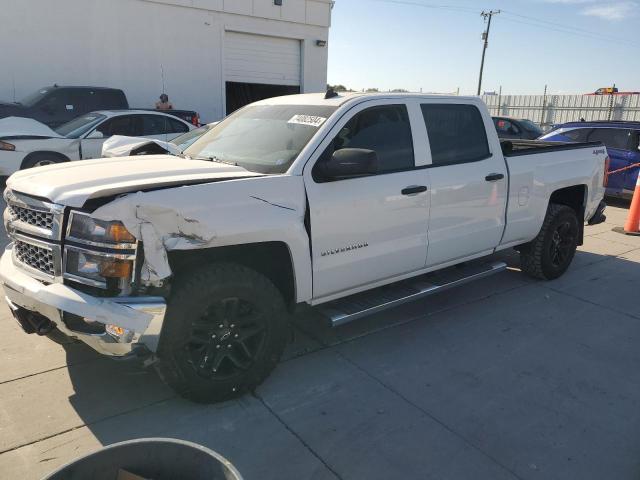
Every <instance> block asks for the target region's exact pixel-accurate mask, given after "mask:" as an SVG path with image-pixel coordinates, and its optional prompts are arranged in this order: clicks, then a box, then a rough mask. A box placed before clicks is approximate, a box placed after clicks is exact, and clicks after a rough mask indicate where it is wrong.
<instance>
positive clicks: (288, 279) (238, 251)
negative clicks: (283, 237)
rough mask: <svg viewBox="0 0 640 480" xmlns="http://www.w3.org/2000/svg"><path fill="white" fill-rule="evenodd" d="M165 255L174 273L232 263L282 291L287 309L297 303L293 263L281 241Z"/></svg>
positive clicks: (173, 251) (177, 251)
mask: <svg viewBox="0 0 640 480" xmlns="http://www.w3.org/2000/svg"><path fill="white" fill-rule="evenodd" d="M168 254H169V255H168V256H169V266H170V267H171V270H172V271H173V272H174V273H178V272H181V271H185V270H189V269H192V268H196V267H201V266H202V265H206V264H207V263H213V262H232V263H237V264H239V265H243V266H245V267H248V268H251V269H253V270H255V271H257V272H259V273H261V274H262V275H264V276H265V277H267V278H268V279H269V280H271V281H272V282H273V284H274V285H275V286H276V287H277V288H278V290H280V292H282V295H283V297H284V299H285V302H286V303H287V305H288V306H289V307H290V308H292V307H293V306H295V304H296V288H295V278H294V274H293V262H292V260H291V253H290V252H289V247H287V244H286V243H284V242H263V243H249V244H245V245H231V246H227V247H215V248H205V249H201V250H172V251H170V252H168Z"/></svg>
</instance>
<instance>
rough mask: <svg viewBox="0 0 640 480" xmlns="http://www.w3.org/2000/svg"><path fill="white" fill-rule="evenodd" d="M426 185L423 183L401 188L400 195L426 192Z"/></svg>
mask: <svg viewBox="0 0 640 480" xmlns="http://www.w3.org/2000/svg"><path fill="white" fill-rule="evenodd" d="M426 191H427V187H425V186H424V185H411V186H410V187H405V188H403V189H402V195H415V194H416V193H422V192H426Z"/></svg>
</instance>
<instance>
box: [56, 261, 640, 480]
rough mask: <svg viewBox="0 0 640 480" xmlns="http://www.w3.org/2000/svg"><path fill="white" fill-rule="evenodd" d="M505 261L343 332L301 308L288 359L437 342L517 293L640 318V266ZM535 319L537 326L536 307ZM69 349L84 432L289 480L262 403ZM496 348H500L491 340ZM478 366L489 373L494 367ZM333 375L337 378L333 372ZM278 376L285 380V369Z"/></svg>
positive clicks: (282, 449)
mask: <svg viewBox="0 0 640 480" xmlns="http://www.w3.org/2000/svg"><path fill="white" fill-rule="evenodd" d="M495 259H503V260H505V261H507V263H508V264H509V269H508V270H507V271H505V272H502V273H499V274H497V275H494V276H493V277H490V278H487V279H484V280H482V281H479V282H476V283H470V284H467V285H465V286H462V287H460V288H457V289H452V290H448V291H445V292H442V293H439V294H436V295H434V296H432V297H427V298H425V299H422V300H418V301H416V302H413V303H410V304H406V305H403V306H400V307H397V308H395V309H392V310H388V311H386V312H381V313H379V314H376V315H373V316H371V317H368V318H364V319H361V320H358V321H356V322H353V323H352V324H347V325H345V326H342V327H338V328H331V327H330V326H328V325H327V323H326V322H324V321H323V319H322V318H320V317H319V315H318V314H317V313H315V312H314V311H311V310H309V311H306V312H301V313H300V314H299V315H297V316H296V318H295V322H294V330H295V335H294V341H293V342H292V344H291V345H290V346H289V347H288V349H287V351H286V354H285V357H284V358H283V362H285V363H286V362H292V361H305V360H304V357H305V356H307V355H310V354H312V353H313V352H316V351H319V350H323V349H328V348H332V347H334V346H337V345H339V344H342V343H345V342H353V341H358V340H359V339H361V338H363V337H366V336H369V335H373V334H375V333H377V332H382V331H385V330H388V329H391V328H393V327H398V326H400V325H403V324H407V323H409V322H423V324H422V325H421V327H422V328H423V329H426V331H427V334H428V332H429V330H430V329H431V330H432V332H431V334H432V335H434V336H435V335H438V328H440V327H439V326H438V322H437V321H436V316H437V315H438V314H439V313H442V312H446V311H450V310H453V309H456V308H459V307H464V306H467V305H469V304H473V303H474V302H484V303H485V304H486V303H488V304H489V305H490V308H493V309H495V315H496V316H497V317H500V318H501V321H503V322H504V321H506V322H508V321H509V314H510V312H509V310H508V307H506V306H504V304H505V303H509V302H508V301H506V302H505V299H508V297H509V296H510V295H517V294H523V295H524V294H531V295H539V296H543V297H544V295H546V294H547V293H549V292H552V293H554V294H563V293H566V294H567V295H571V296H573V297H576V298H578V299H581V298H583V299H584V300H585V301H588V302H592V303H593V302H596V303H599V304H601V305H605V306H607V305H610V306H611V308H614V309H616V310H617V311H620V312H625V311H627V310H629V311H630V312H635V310H634V308H635V307H634V306H633V305H632V303H633V302H632V300H633V299H634V294H635V293H636V292H635V290H637V287H636V286H637V281H638V280H639V279H640V277H639V274H638V272H639V270H638V264H637V263H636V261H632V260H629V259H627V258H621V257H615V256H608V255H599V254H595V253H589V252H583V251H580V252H578V253H577V254H576V258H575V263H574V265H573V266H572V268H571V269H570V270H569V271H568V272H567V273H566V274H565V276H563V277H562V278H560V279H558V280H555V281H552V282H538V281H535V280H531V279H529V278H527V277H525V276H524V275H522V273H521V272H520V271H519V268H518V257H517V255H514V254H513V253H503V254H500V255H496V256H495ZM638 261H640V258H639V259H638ZM517 291H520V292H521V293H516V292H517ZM512 303H513V302H512ZM636 314H637V312H636ZM464 315H465V314H464V313H463V315H462V316H464ZM466 315H467V318H461V319H460V320H459V321H458V320H456V321H454V322H453V325H449V326H448V329H449V330H450V331H451V329H453V335H454V336H455V329H457V328H459V329H460V331H459V332H458V333H459V334H460V335H462V336H464V334H465V330H464V329H465V323H466V324H469V323H470V322H480V321H483V319H482V318H480V317H479V318H469V314H468V313H467V314H466ZM528 315H529V316H530V317H531V318H532V319H534V320H535V317H536V312H535V311H532V312H529V313H528ZM484 321H486V317H485V320H484ZM541 328H544V327H541ZM390 341H391V340H390ZM478 341H480V342H482V341H483V339H482V338H480V339H478ZM64 348H65V350H66V352H67V361H68V365H69V367H68V371H69V378H70V380H71V382H72V383H73V387H74V390H75V393H74V394H73V395H72V396H71V397H70V398H69V401H70V403H71V405H72V406H73V408H74V409H75V411H76V412H77V414H78V416H79V417H80V419H81V421H82V423H83V424H84V425H85V427H84V428H86V429H88V431H89V432H90V434H91V435H93V436H94V437H95V438H96V439H97V440H98V442H100V443H101V444H102V445H108V444H111V443H114V442H118V441H123V440H129V439H133V438H141V437H150V436H168V437H174V438H179V439H184V440H191V441H195V442H198V443H201V444H203V445H205V446H208V447H210V448H212V449H214V450H216V451H218V452H220V453H221V454H223V455H225V456H227V457H228V458H229V459H230V460H231V461H232V462H233V463H235V464H236V466H237V467H238V468H239V469H240V470H241V471H242V472H243V475H246V476H247V478H253V477H252V475H254V476H256V475H260V476H261V478H287V476H286V475H283V474H282V472H281V471H280V472H279V473H278V474H276V473H274V474H268V473H266V472H269V471H270V470H269V465H271V464H273V462H274V459H284V458H285V457H286V456H287V455H288V452H287V449H288V446H289V442H290V441H292V438H290V437H291V436H290V435H289V434H288V433H287V434H286V435H285V432H284V430H283V428H282V425H281V424H280V423H279V422H278V421H277V420H275V419H274V417H273V416H272V415H271V413H270V411H269V410H267V409H265V408H264V403H263V402H262V400H261V399H260V398H259V397H255V396H251V395H246V396H244V397H242V398H240V399H237V400H234V401H229V402H225V403H222V404H217V405H197V404H194V403H190V402H188V401H185V400H182V399H180V398H178V397H177V396H176V395H175V394H174V393H173V392H172V391H171V390H170V389H169V388H168V387H166V386H165V385H164V384H163V383H162V381H161V380H160V379H159V378H158V376H157V375H156V373H155V372H154V370H153V369H152V368H143V367H142V366H141V365H139V364H138V363H136V362H131V361H114V360H112V359H108V358H103V357H101V356H100V355H98V354H92V353H91V352H88V347H86V346H84V345H82V344H78V343H75V342H74V343H67V344H65V345H64ZM486 348H492V346H491V345H489V344H487V345H486ZM371 355H372V356H375V353H374V352H371ZM452 355H455V352H452ZM470 368H475V367H470ZM477 368H486V365H485V366H484V367H483V366H478V367H477ZM532 368H534V366H532ZM282 369H286V368H285V367H281V368H280V370H282ZM325 374H326V375H330V373H328V372H326V373H325ZM274 375H278V369H276V372H275V373H274ZM316 375H317V376H318V378H317V379H313V380H310V381H311V382H313V381H317V382H318V385H321V384H322V382H323V381H324V380H323V378H322V377H323V373H322V372H318V371H317V370H316ZM278 376H279V375H278ZM269 381H270V380H269V379H267V380H266V382H269ZM278 381H279V382H280V383H279V385H280V386H282V385H284V386H285V388H286V385H287V382H288V381H291V382H293V381H294V380H287V378H282V377H280V376H279V378H278ZM291 386H292V388H293V387H294V386H295V385H291ZM280 437H282V438H280ZM280 440H282V441H280ZM61 441H62V440H61ZM77 441H81V440H77ZM292 478H293V477H292Z"/></svg>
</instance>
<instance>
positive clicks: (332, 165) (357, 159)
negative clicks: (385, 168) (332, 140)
mask: <svg viewBox="0 0 640 480" xmlns="http://www.w3.org/2000/svg"><path fill="white" fill-rule="evenodd" d="M318 167H319V170H318V174H319V175H320V176H321V177H322V179H323V180H338V179H343V178H352V177H363V176H366V175H374V174H376V173H378V155H377V154H376V152H375V151H373V150H366V149H364V148H342V149H340V150H336V151H335V152H333V155H332V156H331V158H330V159H329V160H328V161H326V162H323V163H321V164H319V165H318Z"/></svg>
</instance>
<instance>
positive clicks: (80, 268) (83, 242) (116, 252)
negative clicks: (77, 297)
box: [64, 212, 137, 294]
mask: <svg viewBox="0 0 640 480" xmlns="http://www.w3.org/2000/svg"><path fill="white" fill-rule="evenodd" d="M65 241H66V246H65V249H64V277H65V278H67V279H70V280H74V281H76V282H80V283H85V284H87V285H92V286H96V287H101V288H108V289H111V288H116V289H118V290H120V292H121V293H123V294H125V293H127V292H128V290H129V288H130V286H131V282H132V279H133V274H134V262H135V255H136V247H137V245H136V238H135V237H134V236H133V235H132V234H131V233H130V232H129V231H128V230H127V229H126V228H125V226H124V225H123V224H122V222H118V221H114V222H105V221H103V220H97V219H95V218H93V217H91V216H90V215H88V214H86V213H82V212H71V214H70V217H69V227H68V229H67V237H66V239H65ZM95 247H97V248H95Z"/></svg>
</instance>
